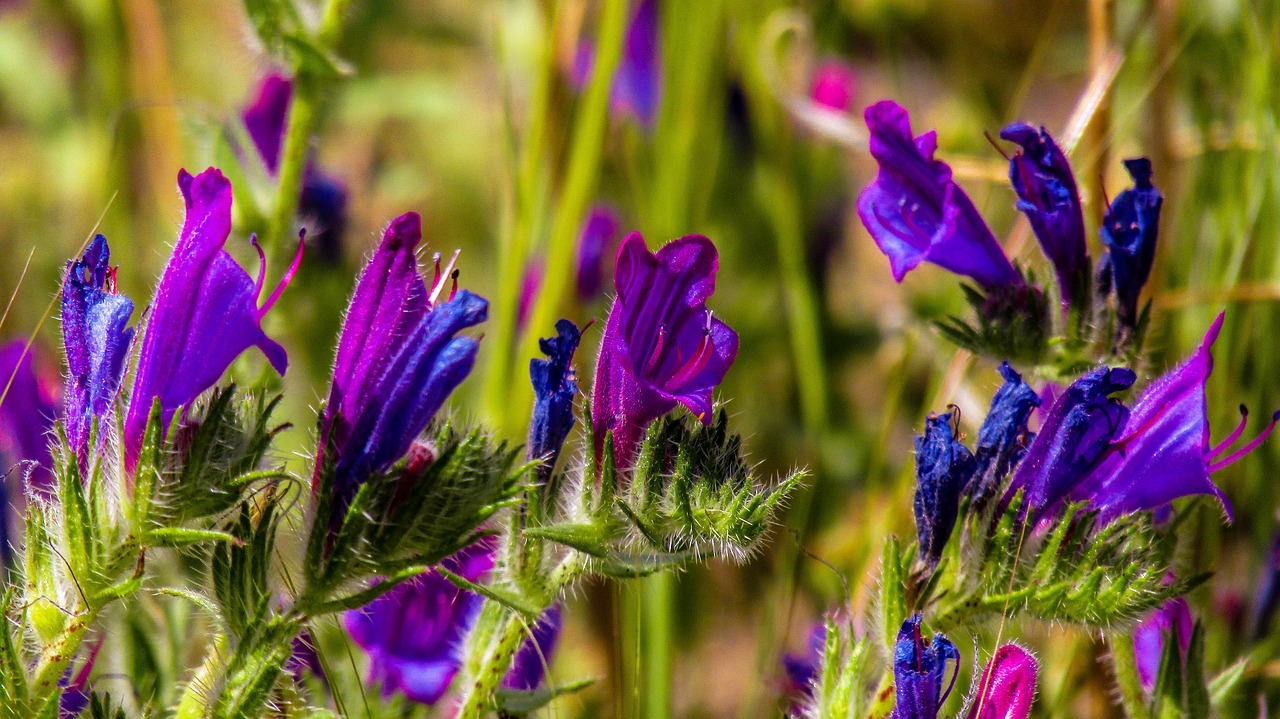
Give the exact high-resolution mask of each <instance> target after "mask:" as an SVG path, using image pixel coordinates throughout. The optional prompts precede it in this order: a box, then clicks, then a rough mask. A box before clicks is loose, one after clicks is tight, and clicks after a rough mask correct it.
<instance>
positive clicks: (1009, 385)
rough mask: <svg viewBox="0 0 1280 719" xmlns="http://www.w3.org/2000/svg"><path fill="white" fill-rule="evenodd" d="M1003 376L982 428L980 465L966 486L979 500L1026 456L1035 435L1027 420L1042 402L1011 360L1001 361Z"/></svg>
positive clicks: (978, 458) (979, 451)
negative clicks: (1011, 364)
mask: <svg viewBox="0 0 1280 719" xmlns="http://www.w3.org/2000/svg"><path fill="white" fill-rule="evenodd" d="M1000 376H1002V377H1004V384H1003V385H1002V386H1001V387H1000V389H998V390H996V394H995V396H994V397H992V398H991V410H990V411H989V412H987V418H986V419H985V420H983V422H982V427H981V428H980V429H979V430H978V447H977V469H976V470H975V471H974V473H973V478H972V479H971V480H970V481H969V484H968V485H967V486H966V487H965V492H967V493H969V494H971V495H973V496H974V498H975V501H982V500H983V499H985V498H986V497H987V496H989V495H990V493H991V491H992V490H993V489H994V488H995V487H997V486H998V485H999V483H1000V482H1001V480H1003V479H1004V478H1005V477H1006V476H1007V475H1008V474H1009V471H1010V470H1011V469H1012V468H1013V466H1014V465H1016V464H1017V463H1018V460H1020V459H1021V458H1022V455H1023V454H1024V453H1025V452H1026V446H1027V443H1028V442H1030V441H1031V439H1032V437H1033V436H1034V435H1032V434H1031V433H1030V432H1029V431H1028V430H1027V420H1029V419H1030V418H1031V412H1032V411H1034V410H1035V408H1036V407H1039V406H1040V395H1038V394H1036V391H1035V390H1033V389H1031V386H1030V385H1028V384H1027V383H1026V382H1023V381H1022V375H1020V374H1018V373H1017V372H1016V371H1015V370H1014V369H1013V367H1011V366H1009V363H1008V362H1001V363H1000Z"/></svg>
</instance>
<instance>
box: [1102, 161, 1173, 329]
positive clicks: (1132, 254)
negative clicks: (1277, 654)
mask: <svg viewBox="0 0 1280 719" xmlns="http://www.w3.org/2000/svg"><path fill="white" fill-rule="evenodd" d="M1124 167H1125V169H1126V170H1128V171H1129V175H1130V176H1131V177H1132V178H1133V187H1132V188H1130V189H1127V190H1125V191H1124V192H1121V193H1120V194H1119V195H1117V196H1116V199H1115V200H1113V201H1112V202H1111V207H1110V208H1108V209H1107V212H1106V213H1105V214H1104V215H1103V218H1102V243H1103V244H1104V245H1106V246H1107V257H1106V258H1105V259H1104V260H1103V264H1104V268H1103V271H1104V276H1105V277H1107V278H1108V280H1109V282H1110V285H1111V287H1112V288H1113V289H1114V291H1115V295H1116V319H1117V320H1118V321H1119V323H1120V325H1121V326H1122V327H1124V328H1128V329H1132V328H1133V327H1134V326H1135V325H1136V324H1137V321H1138V297H1139V295H1141V294H1142V287H1143V285H1145V284H1147V278H1148V277H1149V276H1150V275H1151V265H1152V263H1154V262H1155V258H1156V239H1157V236H1158V235H1159V232H1160V206H1161V205H1162V204H1163V203H1164V198H1163V197H1162V196H1161V195H1160V191H1159V190H1157V189H1156V188H1155V185H1152V184H1151V161H1150V160H1148V159H1147V158H1145V157H1140V158H1137V159H1134V160H1125V161H1124ZM1103 289H1106V288H1105V286H1104V287H1103Z"/></svg>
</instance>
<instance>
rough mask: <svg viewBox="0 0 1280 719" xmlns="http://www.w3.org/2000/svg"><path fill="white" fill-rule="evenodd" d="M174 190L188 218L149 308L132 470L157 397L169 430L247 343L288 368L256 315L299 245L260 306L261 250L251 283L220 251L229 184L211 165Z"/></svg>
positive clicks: (130, 448) (129, 449)
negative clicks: (175, 418) (179, 193)
mask: <svg viewBox="0 0 1280 719" xmlns="http://www.w3.org/2000/svg"><path fill="white" fill-rule="evenodd" d="M178 187H179V188H180V189H181V190H182V196H183V198H184V200H185V201H186V208H187V217H186V221H185V223H184V224H183V226H182V234H181V235H180V236H179V238H178V243H177V244H176V245H175V246H174V248H173V254H172V255H170V257H169V262H168V264H166V265H165V268H164V274H163V275H161V277H160V283H159V284H158V285H157V286H156V294H155V298H154V299H153V300H152V302H151V308H150V309H149V310H148V318H147V320H146V324H145V327H144V328H143V331H142V349H141V350H140V352H139V354H138V368H137V373H136V374H135V376H134V382H133V392H132V393H131V395H130V399H129V411H128V413H127V414H126V416H125V421H124V435H125V436H124V439H125V450H126V454H125V456H126V462H127V464H128V466H129V467H130V469H132V467H133V465H134V464H135V463H136V461H137V457H138V451H139V449H140V448H141V446H142V434H143V431H144V430H145V429H146V425H147V418H148V416H149V415H150V413H151V404H152V402H153V401H154V400H155V399H156V398H159V399H160V406H161V408H162V410H163V415H162V418H161V419H162V421H163V423H164V425H163V426H164V427H167V426H168V424H169V421H170V420H171V419H172V418H173V415H174V413H175V412H177V411H178V408H179V407H184V406H187V405H189V404H190V403H191V402H192V401H193V400H195V399H196V397H198V396H200V394H201V393H202V392H204V391H205V390H207V389H209V388H210V387H212V386H213V384H214V383H215V382H217V381H218V378H219V377H221V376H222V373H223V372H225V371H226V370H227V367H229V366H231V363H232V361H234V360H235V359H236V357H238V356H240V353H242V352H244V351H245V350H247V349H249V348H250V347H257V348H258V349H260V350H262V353H263V354H264V355H266V357H267V360H268V361H269V362H270V363H271V366H272V367H274V368H275V370H276V371H277V372H279V373H281V374H284V371H285V369H286V367H287V366H288V357H287V356H286V355H285V351H284V347H281V346H280V344H279V343H278V342H276V341H275V340H273V339H271V338H270V337H268V336H267V335H266V333H265V332H263V330H262V318H263V316H265V315H266V313H267V312H268V311H269V310H270V309H271V307H272V305H274V304H275V302H276V300H277V299H279V297H280V294H281V293H282V292H283V291H284V288H285V287H287V286H288V284H289V282H290V280H292V279H293V274H294V272H295V271H296V270H297V267H298V262H299V260H300V259H301V257H302V253H301V250H302V247H301V245H299V248H298V250H299V252H298V255H297V256H296V257H295V258H294V262H293V265H292V266H291V267H290V268H289V271H288V272H286V273H285V276H284V278H283V279H282V280H281V282H280V284H279V285H278V286H277V287H276V289H275V291H273V292H272V293H271V295H270V296H269V297H268V298H267V299H266V301H264V302H263V303H262V304H261V305H259V304H258V298H259V296H260V295H261V294H262V289H263V286H262V285H263V280H264V279H265V275H266V258H265V257H263V255H262V250H261V248H259V249H258V254H259V261H260V267H259V270H258V279H257V281H256V282H255V281H254V280H253V279H252V278H250V277H249V273H248V272H245V270H244V268H242V267H241V266H240V265H239V264H238V263H237V262H236V261H235V260H234V259H233V258H232V257H231V255H230V254H228V253H227V251H226V250H225V249H223V246H224V245H226V242H227V238H228V237H229V236H230V234H231V183H230V182H229V181H227V178H225V177H223V175H222V173H221V172H220V171H219V170H217V169H215V168H209V169H207V170H205V171H204V172H202V173H200V174H199V175H196V176H194V177H193V176H191V174H190V173H188V172H187V171H186V170H183V171H181V172H180V173H179V174H178ZM254 244H255V246H256V242H255V243H254Z"/></svg>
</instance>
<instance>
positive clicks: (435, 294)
mask: <svg viewBox="0 0 1280 719" xmlns="http://www.w3.org/2000/svg"><path fill="white" fill-rule="evenodd" d="M460 254H462V250H454V251H453V257H450V258H449V264H448V265H445V268H444V270H443V272H442V271H441V270H439V269H438V268H439V267H440V263H439V261H437V262H436V267H437V270H436V279H435V281H434V282H432V284H431V295H430V296H429V297H427V304H428V305H430V306H432V307H435V306H436V301H437V300H439V299H440V293H441V292H442V291H443V290H444V282H443V280H444V278H445V277H453V266H454V265H456V264H457V263H458V255H460ZM454 280H455V282H456V281H457V278H456V277H455V278H454Z"/></svg>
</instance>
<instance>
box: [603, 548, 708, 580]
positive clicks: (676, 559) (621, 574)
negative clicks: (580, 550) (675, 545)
mask: <svg viewBox="0 0 1280 719" xmlns="http://www.w3.org/2000/svg"><path fill="white" fill-rule="evenodd" d="M696 560H697V556H696V555H694V554H692V553H688V552H675V553H656V552H655V553H635V554H624V553H620V552H619V553H614V554H611V555H609V556H606V557H593V558H592V559H591V562H590V565H589V566H590V567H591V569H592V570H594V571H595V572H597V573H599V574H603V575H604V576H606V577H613V578H615V579H638V578H640V577H647V576H649V575H651V574H655V573H657V572H662V571H666V570H669V569H678V568H680V567H682V566H685V565H687V564H689V563H691V562H694V561H696Z"/></svg>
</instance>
